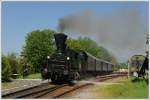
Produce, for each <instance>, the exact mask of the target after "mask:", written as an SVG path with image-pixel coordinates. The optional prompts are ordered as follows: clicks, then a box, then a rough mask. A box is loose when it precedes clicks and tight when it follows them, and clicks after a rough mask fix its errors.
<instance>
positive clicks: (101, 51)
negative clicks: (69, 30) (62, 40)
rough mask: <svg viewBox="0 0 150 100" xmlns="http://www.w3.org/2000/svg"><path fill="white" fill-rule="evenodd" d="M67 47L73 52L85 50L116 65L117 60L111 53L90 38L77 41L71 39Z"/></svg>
mask: <svg viewBox="0 0 150 100" xmlns="http://www.w3.org/2000/svg"><path fill="white" fill-rule="evenodd" d="M67 45H68V46H69V48H71V49H73V50H77V51H80V50H83V51H86V52H88V53H90V54H92V55H93V56H95V57H97V58H100V59H103V60H106V61H109V62H112V63H116V62H117V61H116V58H115V57H114V56H113V55H112V54H111V53H110V52H108V50H107V49H105V48H103V47H101V46H99V45H98V44H97V43H96V42H95V41H93V40H92V39H90V38H88V37H84V38H82V37H79V38H78V39H77V40H75V39H71V38H69V39H68V40H67Z"/></svg>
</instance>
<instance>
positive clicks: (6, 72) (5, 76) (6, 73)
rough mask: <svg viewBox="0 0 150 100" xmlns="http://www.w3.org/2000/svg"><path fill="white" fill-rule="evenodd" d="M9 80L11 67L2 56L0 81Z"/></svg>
mask: <svg viewBox="0 0 150 100" xmlns="http://www.w3.org/2000/svg"><path fill="white" fill-rule="evenodd" d="M10 80H11V66H10V64H9V61H8V59H7V57H5V56H4V55H2V81H10Z"/></svg>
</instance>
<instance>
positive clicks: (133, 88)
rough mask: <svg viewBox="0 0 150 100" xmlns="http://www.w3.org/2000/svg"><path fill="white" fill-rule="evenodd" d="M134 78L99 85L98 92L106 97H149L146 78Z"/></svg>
mask: <svg viewBox="0 0 150 100" xmlns="http://www.w3.org/2000/svg"><path fill="white" fill-rule="evenodd" d="M132 80H133V78H131V79H127V78H123V79H121V80H119V81H118V82H119V83H120V84H117V85H116V84H113V85H109V86H108V85H107V86H104V87H99V88H98V90H97V92H98V93H100V95H102V96H103V97H104V98H120V99H123V98H148V85H147V84H146V82H145V81H144V80H142V79H141V80H138V81H134V82H133V81H132Z"/></svg>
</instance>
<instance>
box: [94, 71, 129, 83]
mask: <svg viewBox="0 0 150 100" xmlns="http://www.w3.org/2000/svg"><path fill="white" fill-rule="evenodd" d="M126 75H127V74H124V73H123V74H122V73H114V74H110V75H105V76H98V77H96V78H95V80H96V81H97V82H103V81H106V80H109V79H113V78H117V77H122V76H126Z"/></svg>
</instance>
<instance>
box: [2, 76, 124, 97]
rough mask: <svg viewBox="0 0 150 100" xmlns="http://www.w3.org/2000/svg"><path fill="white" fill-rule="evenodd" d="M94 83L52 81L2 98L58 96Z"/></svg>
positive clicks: (99, 80) (100, 79)
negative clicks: (57, 83)
mask: <svg viewBox="0 0 150 100" xmlns="http://www.w3.org/2000/svg"><path fill="white" fill-rule="evenodd" d="M125 75H126V74H116V73H115V74H111V75H105V76H98V77H96V78H94V80H93V81H96V82H103V81H106V80H109V79H113V78H116V77H120V76H125ZM88 85H92V82H91V83H77V84H74V85H68V84H63V85H52V84H50V83H44V84H41V85H38V86H34V87H31V88H27V89H24V90H20V91H16V92H13V93H9V94H5V95H2V98H58V97H60V96H62V95H64V94H66V93H69V92H72V91H74V90H76V89H79V88H82V87H85V86H88Z"/></svg>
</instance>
